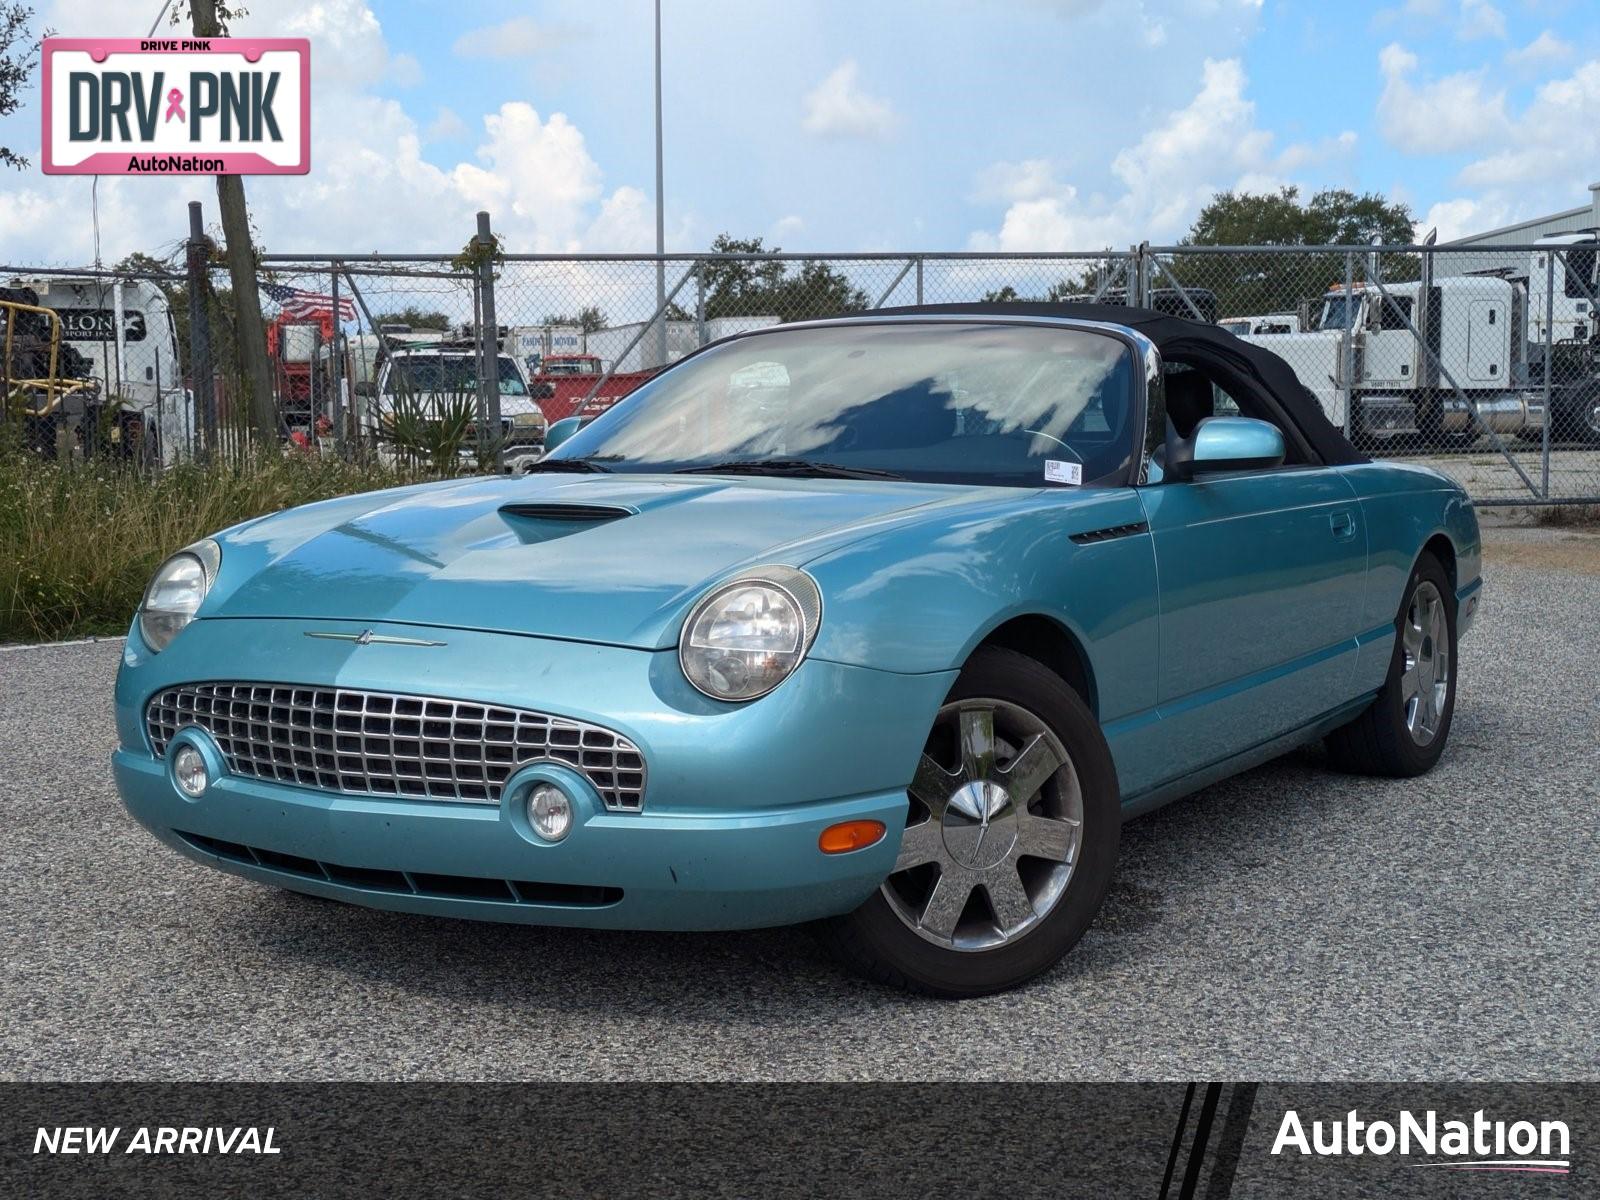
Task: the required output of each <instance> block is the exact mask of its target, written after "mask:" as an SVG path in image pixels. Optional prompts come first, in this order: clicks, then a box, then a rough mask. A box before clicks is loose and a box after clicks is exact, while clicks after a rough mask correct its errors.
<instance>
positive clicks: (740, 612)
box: [678, 566, 822, 700]
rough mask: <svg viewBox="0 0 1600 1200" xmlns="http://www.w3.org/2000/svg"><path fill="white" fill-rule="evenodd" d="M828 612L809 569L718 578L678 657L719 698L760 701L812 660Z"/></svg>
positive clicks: (693, 679)
mask: <svg viewBox="0 0 1600 1200" xmlns="http://www.w3.org/2000/svg"><path fill="white" fill-rule="evenodd" d="M821 619H822V593H821V592H819V591H818V590H817V585H816V582H815V581H814V580H813V579H812V578H811V576H809V575H807V574H806V573H805V572H804V571H797V570H795V569H794V568H793V567H779V566H772V567H757V568H755V569H753V570H750V571H746V572H745V573H743V574H742V575H740V576H739V577H737V578H735V579H731V580H729V581H728V582H726V583H723V584H719V585H718V586H717V587H716V588H714V589H713V590H712V591H711V592H709V593H708V594H707V595H706V596H705V597H704V598H703V599H702V600H701V601H700V603H698V604H696V605H695V606H694V609H693V610H692V611H691V612H690V613H689V619H688V620H687V621H685V622H684V623H683V637H682V638H681V639H680V640H679V643H678V661H679V663H680V664H682V666H683V674H684V677H685V678H686V679H688V681H689V682H690V683H692V684H693V685H694V686H695V687H696V688H697V689H699V690H700V691H702V692H704V693H705V694H706V695H708V696H710V697H712V698H713V699H716V700H754V699H755V698H756V697H757V696H765V695H766V694H767V693H768V692H770V691H771V690H772V689H773V688H775V687H777V686H778V685H779V684H780V683H782V682H783V681H784V680H785V679H787V678H788V677H789V675H790V674H791V673H792V672H793V671H794V669H795V668H796V667H798V666H799V665H800V664H801V662H803V661H804V660H805V656H806V651H807V650H809V649H810V648H811V643H812V641H813V640H814V639H815V638H816V636H817V627H818V625H819V624H820V623H821Z"/></svg>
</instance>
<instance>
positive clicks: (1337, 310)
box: [1322, 293, 1362, 329]
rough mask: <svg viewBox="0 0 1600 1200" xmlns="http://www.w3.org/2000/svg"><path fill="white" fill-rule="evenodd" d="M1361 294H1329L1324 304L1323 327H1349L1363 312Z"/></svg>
mask: <svg viewBox="0 0 1600 1200" xmlns="http://www.w3.org/2000/svg"><path fill="white" fill-rule="evenodd" d="M1361 300H1362V297H1360V296H1347V295H1344V294H1342V293H1341V294H1339V295H1334V296H1329V297H1328V298H1327V300H1326V301H1324V303H1323V305H1322V328H1323V329H1349V328H1350V324H1351V321H1352V320H1356V319H1359V317H1360V314H1361Z"/></svg>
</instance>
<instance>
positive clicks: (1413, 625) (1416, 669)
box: [1327, 554, 1456, 778]
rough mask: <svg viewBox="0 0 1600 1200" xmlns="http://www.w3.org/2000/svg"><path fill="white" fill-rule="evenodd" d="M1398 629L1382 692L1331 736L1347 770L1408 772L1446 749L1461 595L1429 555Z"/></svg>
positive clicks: (1415, 575) (1416, 572) (1417, 570)
mask: <svg viewBox="0 0 1600 1200" xmlns="http://www.w3.org/2000/svg"><path fill="white" fill-rule="evenodd" d="M1395 635H1396V636H1395V642H1394V654H1393V656H1392V657H1391V658H1390V660H1389V675H1388V677H1387V678H1386V679H1385V680H1384V684H1383V690H1382V691H1380V692H1379V693H1378V698H1377V699H1376V700H1374V701H1373V703H1372V706H1371V707H1370V708H1368V709H1367V710H1366V711H1365V712H1363V713H1362V714H1361V715H1360V716H1359V717H1357V718H1356V719H1355V720H1353V721H1351V722H1350V723H1349V724H1348V725H1343V726H1341V727H1340V728H1338V729H1336V730H1334V731H1333V732H1332V733H1331V734H1329V735H1328V737H1327V745H1328V753H1329V756H1330V757H1331V758H1332V760H1333V762H1334V764H1335V765H1336V766H1338V767H1341V768H1343V769H1345V770H1349V771H1355V772H1358V773H1360V774H1363V775H1392V776H1396V777H1400V778H1405V777H1408V776H1412V775H1421V774H1422V773H1423V772H1425V771H1428V770H1430V769H1431V768H1432V767H1433V765H1434V763H1436V762H1438V761H1439V756H1440V755H1442V754H1443V753H1444V746H1445V741H1446V739H1448V738H1449V736H1450V722H1451V718H1452V717H1453V716H1454V715H1455V707H1456V672H1455V664H1456V598H1455V591H1454V589H1452V588H1451V586H1450V579H1449V576H1447V575H1446V574H1445V571H1444V567H1443V566H1441V565H1440V563H1439V560H1438V559H1436V558H1434V557H1433V555H1431V554H1423V555H1422V556H1421V557H1420V558H1418V559H1417V565H1416V566H1415V567H1413V568H1412V571H1411V578H1410V580H1409V581H1408V582H1407V584H1406V592H1405V597H1404V599H1402V600H1401V602H1400V613H1399V616H1398V617H1397V618H1396V619H1395Z"/></svg>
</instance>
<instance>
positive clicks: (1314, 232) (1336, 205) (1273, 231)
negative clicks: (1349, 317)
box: [1155, 187, 1418, 316]
mask: <svg viewBox="0 0 1600 1200" xmlns="http://www.w3.org/2000/svg"><path fill="white" fill-rule="evenodd" d="M1414 226H1415V222H1414V220H1413V218H1412V215H1411V210H1410V209H1409V208H1408V207H1407V206H1406V205H1404V204H1401V203H1396V202H1392V201H1389V200H1386V199H1384V197H1382V196H1380V195H1378V194H1376V193H1373V192H1367V193H1364V194H1362V195H1357V194H1356V193H1354V192H1351V191H1346V190H1344V189H1342V188H1330V189H1325V190H1323V191H1319V192H1316V193H1315V194H1313V195H1312V197H1311V199H1310V200H1309V201H1307V202H1304V203H1302V202H1301V199H1300V190H1299V189H1298V188H1293V187H1286V188H1281V189H1280V190H1278V191H1277V192H1270V193H1263V194H1253V193H1249V192H1218V193H1217V194H1216V195H1215V196H1213V197H1212V198H1211V200H1210V202H1209V203H1208V204H1207V205H1206V206H1205V207H1204V208H1202V209H1201V210H1200V215H1199V216H1197V217H1196V218H1195V220H1194V224H1193V225H1192V226H1191V227H1190V229H1189V233H1188V235H1187V236H1186V237H1185V238H1184V239H1183V244H1184V245H1186V246H1245V247H1248V246H1305V247H1308V248H1309V247H1315V246H1340V245H1343V246H1365V245H1370V244H1371V243H1372V242H1373V241H1374V240H1377V241H1379V242H1382V243H1384V244H1388V245H1409V244H1410V243H1411V242H1412V240H1413V237H1414V233H1413V229H1414ZM1365 259H1366V256H1365V255H1358V256H1357V257H1356V260H1355V263H1354V266H1355V271H1356V274H1357V276H1358V277H1361V276H1362V275H1363V274H1364V272H1365V268H1366V262H1365ZM1382 268H1383V276H1384V278H1385V279H1392V280H1397V281H1398V280H1404V279H1415V278H1416V277H1417V273H1418V263H1417V258H1416V256H1415V255H1412V254H1386V255H1384V256H1383V263H1382ZM1170 269H1171V271H1172V273H1173V275H1174V276H1176V277H1177V279H1178V281H1179V282H1180V283H1181V284H1182V285H1183V286H1184V287H1203V288H1209V289H1210V290H1211V291H1213V292H1215V293H1216V297H1217V311H1218V312H1219V313H1220V314H1221V315H1223V316H1247V315H1258V314H1262V313H1271V312H1292V311H1295V310H1296V309H1297V308H1298V307H1299V305H1300V303H1301V302H1302V301H1306V300H1314V299H1316V298H1317V297H1319V296H1321V295H1322V293H1323V292H1325V291H1327V289H1328V288H1329V287H1330V286H1332V285H1334V284H1342V283H1343V282H1344V276H1345V256H1344V255H1339V254H1318V253H1313V252H1310V251H1309V250H1308V252H1307V253H1305V254H1284V253H1277V254H1250V253H1248V252H1244V253H1237V254H1226V255H1219V254H1210V255H1201V254H1183V253H1181V252H1180V253H1178V254H1176V255H1174V256H1173V260H1172V262H1171V264H1170ZM1158 274H1159V273H1158ZM1155 282H1156V284H1157V286H1160V285H1161V284H1163V283H1165V282H1166V281H1165V280H1164V279H1160V278H1158V279H1157V280H1155Z"/></svg>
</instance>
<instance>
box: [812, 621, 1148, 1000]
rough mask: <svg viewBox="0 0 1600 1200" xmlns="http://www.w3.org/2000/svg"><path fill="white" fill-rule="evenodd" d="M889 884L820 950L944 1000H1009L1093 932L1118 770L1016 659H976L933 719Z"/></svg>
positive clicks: (1040, 671) (1092, 728)
mask: <svg viewBox="0 0 1600 1200" xmlns="http://www.w3.org/2000/svg"><path fill="white" fill-rule="evenodd" d="M909 799H910V805H909V815H908V819H907V823H906V830H905V833H904V835H903V837H902V839H901V844H900V856H899V858H898V860H897V861H896V863H895V866H894V870H893V872H892V873H891V874H890V876H889V878H888V879H887V880H885V881H884V884H883V886H882V887H881V888H880V889H879V890H878V892H877V894H875V895H874V896H873V897H872V898H871V899H870V900H868V901H867V902H866V903H865V904H863V905H862V906H861V907H860V908H858V909H857V910H856V911H855V912H853V913H850V914H849V915H848V916H844V917H840V918H837V919H835V920H834V921H832V922H830V923H829V924H828V926H827V927H826V934H825V936H826V937H827V940H829V941H830V943H831V944H832V946H833V948H834V949H835V950H836V952H837V953H838V954H839V955H840V956H841V957H842V958H843V959H844V960H845V962H846V963H848V964H849V965H850V966H852V967H854V968H855V969H856V970H858V971H860V972H862V973H863V974H865V975H868V976H869V977H871V978H873V979H877V980H879V981H880V982H883V983H887V984H890V985H893V986H896V987H904V988H909V989H912V990H915V991H921V992H927V993H930V994H933V995H939V996H952V997H958V996H979V995H983V994H985V993H989V992H996V991H1001V990H1004V989H1006V988H1010V987H1015V986H1017V985H1018V984H1020V983H1023V982H1025V981H1026V980H1028V979H1031V978H1032V977H1033V976H1035V975H1037V974H1039V973H1040V972H1041V971H1044V970H1047V969H1048V968H1050V967H1051V966H1053V965H1054V964H1055V963H1056V962H1058V961H1059V960H1060V959H1061V957H1062V956H1063V955H1065V954H1066V953H1067V951H1068V950H1070V949H1071V948H1072V947H1073V945H1075V944H1076V943H1077V941H1078V939H1079V938H1080V937H1082V936H1083V933H1084V931H1085V930H1086V929H1087V928H1088V927H1089V923H1090V921H1091V920H1093V918H1094V915H1095V913H1096V912H1097V911H1098V910H1099V908H1100V903H1101V901H1102V900H1103V899H1104V897H1105V893H1106V888H1107V887H1108V886H1109V884H1110V881H1111V873H1112V871H1113V869H1114V868H1115V865H1116V854H1117V843H1118V841H1119V839H1120V836H1121V812H1120V808H1119V797H1118V791H1117V783H1116V771H1115V768H1114V767H1113V765H1112V762H1111V754H1110V751H1109V750H1108V749H1107V748H1106V744H1105V739H1104V738H1103V737H1102V736H1101V733H1100V727H1099V724H1098V722H1096V720H1095V719H1094V716H1093V714H1092V713H1090V712H1089V710H1088V708H1087V706H1086V705H1085V704H1084V703H1083V701H1082V699H1080V698H1079V697H1078V695H1077V694H1076V693H1075V692H1073V691H1072V689H1071V688H1069V687H1068V686H1067V685H1066V684H1065V683H1064V682H1063V681H1062V680H1061V679H1060V678H1059V677H1058V676H1056V675H1055V674H1053V673H1052V672H1050V671H1048V670H1047V669H1045V668H1044V667H1043V666H1041V665H1040V664H1039V663H1037V662H1035V661H1034V660H1033V659H1031V658H1028V657H1026V656H1025V655H1022V654H1018V653H1016V652H1015V651H1011V650H1002V649H998V648H984V649H981V650H979V651H978V652H977V653H976V654H974V655H973V657H972V659H971V661H970V662H969V663H968V664H967V666H966V668H965V669H964V670H963V671H962V673H961V676H960V678H959V679H958V680H957V681H956V684H955V686H954V687H953V688H952V689H951V691H950V695H949V697H948V698H947V700H946V702H945V704H944V706H943V707H942V708H941V709H940V710H939V713H938V715H937V716H936V717H935V719H934V723H933V728H932V730H930V732H929V734H928V741H927V744H926V747H925V749H924V752H923V755H922V759H921V763H920V765H919V766H918V768H917V773H916V777H915V779H914V780H913V781H912V784H911V787H910V796H909Z"/></svg>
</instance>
